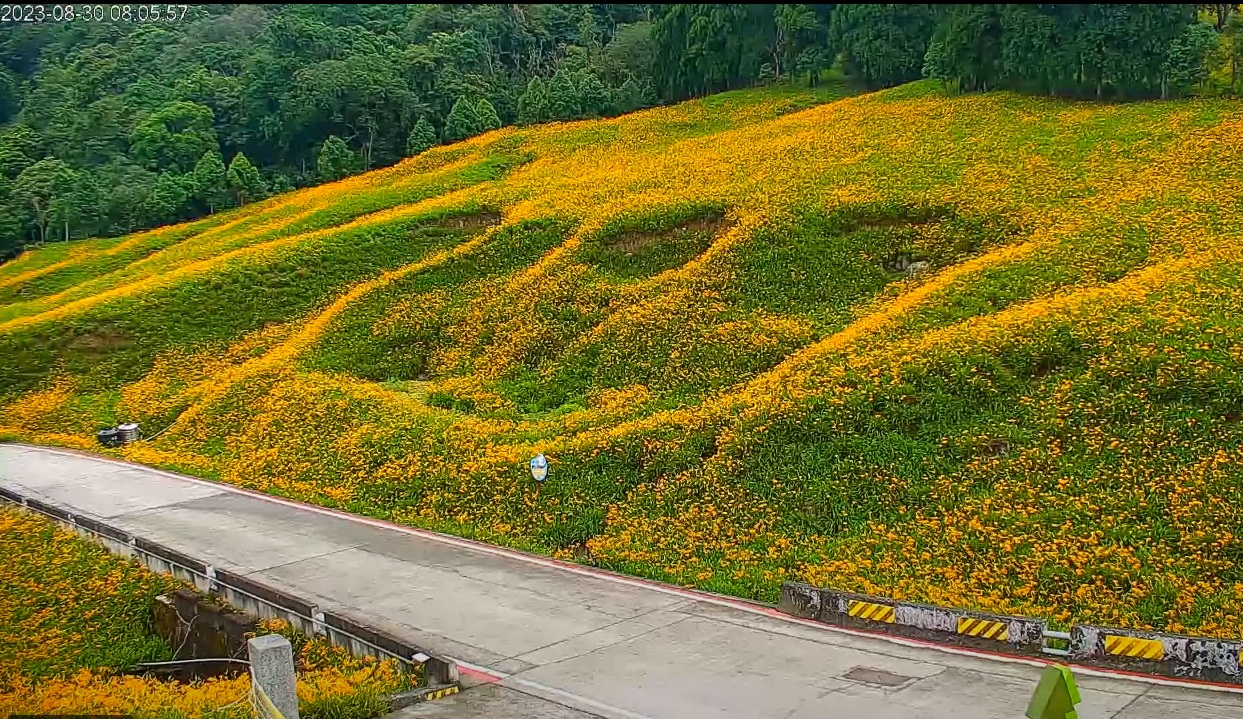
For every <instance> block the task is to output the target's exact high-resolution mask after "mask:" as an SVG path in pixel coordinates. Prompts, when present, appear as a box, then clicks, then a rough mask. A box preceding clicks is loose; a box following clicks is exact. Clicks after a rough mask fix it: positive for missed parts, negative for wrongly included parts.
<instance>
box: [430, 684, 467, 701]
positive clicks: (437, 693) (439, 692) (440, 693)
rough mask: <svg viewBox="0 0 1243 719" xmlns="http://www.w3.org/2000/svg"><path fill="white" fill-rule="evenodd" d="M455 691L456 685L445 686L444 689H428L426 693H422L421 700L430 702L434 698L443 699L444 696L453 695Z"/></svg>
mask: <svg viewBox="0 0 1243 719" xmlns="http://www.w3.org/2000/svg"><path fill="white" fill-rule="evenodd" d="M457 692H458V688H457V686H456V685H454V686H449V687H445V688H444V689H436V690H434V691H430V692H428V693H427V694H425V695H423V701H425V702H430V701H435V700H436V699H444V698H445V697H448V696H453V695H454V694H457Z"/></svg>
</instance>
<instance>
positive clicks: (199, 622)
mask: <svg viewBox="0 0 1243 719" xmlns="http://www.w3.org/2000/svg"><path fill="white" fill-rule="evenodd" d="M152 616H153V619H154V624H155V630H156V633H157V634H159V635H160V638H161V639H163V640H164V642H165V643H166V644H168V646H169V647H171V648H172V649H173V650H174V654H173V659H203V658H230V659H245V658H246V640H247V638H248V637H247V635H248V634H251V633H253V632H254V631H255V629H256V626H255V625H256V621H255V619H254V617H251V616H248V615H246V614H243V613H242V612H238V611H235V610H234V609H233V608H232V607H225V606H220V605H219V604H217V603H214V602H213V601H210V600H208V599H207V598H205V597H203V596H201V595H199V594H196V593H195V592H192V591H190V590H189V589H178V590H177V591H175V592H173V593H172V594H169V595H160V596H159V597H156V600H155V602H154V603H153V604H152ZM208 666H209V667H210V665H208ZM215 669H216V670H217V673H221V674H223V673H230V672H232V673H236V672H237V671H238V666H237V665H230V664H224V663H222V664H217V665H216V667H215Z"/></svg>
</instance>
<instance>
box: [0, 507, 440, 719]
mask: <svg viewBox="0 0 1243 719" xmlns="http://www.w3.org/2000/svg"><path fill="white" fill-rule="evenodd" d="M0 501H2V502H8V503H10V504H13V505H16V506H18V507H21V508H23V509H25V510H27V511H31V512H35V513H37V514H40V515H43V516H45V517H47V518H48V519H51V520H52V521H54V522H56V523H57V524H60V525H61V526H63V527H66V528H68V529H71V530H73V531H75V532H77V533H78V534H80V535H82V536H84V537H87V538H89V539H93V540H95V541H96V542H98V543H99V544H101V545H103V546H104V548H106V549H107V550H108V551H110V552H112V553H113V554H117V555H120V556H125V557H133V558H135V559H137V560H138V561H139V562H140V563H141V564H142V565H143V566H145V567H147V568H148V569H150V570H151V571H153V572H160V573H166V574H171V575H172V576H174V577H176V578H178V579H181V580H184V581H187V582H190V583H191V584H193V585H194V586H195V588H197V589H198V590H199V591H201V592H203V593H205V594H208V595H210V596H215V597H218V598H220V599H222V600H223V601H224V602H226V603H227V604H229V605H231V606H233V607H235V608H237V609H238V610H241V611H242V612H244V613H246V614H248V615H251V616H253V617H256V618H258V619H283V620H285V621H287V622H289V624H290V625H292V626H293V627H294V628H296V629H298V630H299V631H301V632H302V633H303V634H306V635H308V636H316V637H323V638H325V639H327V640H328V641H329V642H331V643H332V644H333V645H335V646H339V647H342V648H343V649H345V650H346V651H347V652H349V653H350V654H351V655H353V656H355V657H364V656H371V657H376V658H378V659H394V660H396V661H397V662H398V664H399V665H400V666H402V667H403V668H404V670H406V671H409V670H411V669H413V668H414V667H418V666H422V667H423V670H424V676H425V678H426V680H427V686H425V687H419V688H417V689H412V690H409V691H406V692H402V693H400V694H396V695H394V696H393V697H391V698H390V699H389V705H390V706H389V708H390V710H391V711H395V710H397V709H401V708H404V707H407V706H410V705H411V704H415V703H417V702H420V701H429V700H432V699H440V698H443V697H446V696H451V695H453V694H456V693H457V692H458V690H459V684H458V667H457V664H456V663H454V662H453V661H452V660H450V659H447V658H445V657H441V656H437V655H435V654H432V653H431V652H428V651H426V650H423V649H421V648H419V647H416V646H413V645H411V644H409V643H407V642H404V641H402V640H400V639H397V638H396V637H393V636H392V635H390V634H387V633H385V632H382V631H379V630H377V629H374V628H372V627H369V626H367V625H365V624H363V623H360V622H357V621H355V620H353V619H350V618H349V617H347V616H345V615H344V614H343V613H340V612H333V611H328V610H320V609H319V607H318V606H317V605H315V604H314V603H312V602H308V601H306V600H304V599H301V598H299V597H296V596H294V595H292V594H289V593H288V592H284V591H282V590H279V589H275V588H273V587H269V586H267V585H266V584H263V583H261V582H256V581H255V580H253V579H249V578H247V577H243V576H241V575H239V574H236V573H234V572H230V571H227V570H223V569H216V568H215V567H213V566H211V565H210V564H207V563H205V562H203V561H201V560H199V559H196V558H194V557H190V556H188V555H186V554H183V553H181V552H178V551H176V550H173V549H170V548H168V547H165V546H163V545H161V544H158V543H156V542H152V541H149V540H147V539H145V538H143V537H138V536H135V535H132V534H130V533H128V532H126V531H124V530H121V529H117V528H116V527H113V526H111V525H108V524H105V523H103V522H100V521H98V520H95V519H92V518H90V517H84V516H81V515H74V514H73V513H71V512H69V511H67V510H65V509H63V508H61V507H57V506H55V505H52V504H48V503H47V502H43V501H40V500H37V499H32V498H30V497H26V496H24V495H22V494H21V493H19V492H15V491H13V490H11V489H9V488H6V487H0Z"/></svg>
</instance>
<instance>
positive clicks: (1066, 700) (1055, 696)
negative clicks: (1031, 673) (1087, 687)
mask: <svg viewBox="0 0 1243 719" xmlns="http://www.w3.org/2000/svg"><path fill="white" fill-rule="evenodd" d="M1079 702H1080V698H1079V687H1077V686H1076V685H1075V675H1074V674H1071V673H1070V668H1069V667H1063V666H1060V665H1054V666H1051V667H1046V668H1045V670H1044V673H1042V674H1041V675H1040V683H1039V684H1038V685H1036V693H1035V694H1032V701H1031V703H1030V704H1028V705H1027V717H1028V719H1079V715H1078V714H1076V713H1075V705H1076V704H1078V703H1079Z"/></svg>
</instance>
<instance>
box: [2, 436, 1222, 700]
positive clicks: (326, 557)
mask: <svg viewBox="0 0 1243 719" xmlns="http://www.w3.org/2000/svg"><path fill="white" fill-rule="evenodd" d="M0 484H3V485H4V486H7V487H9V488H11V489H14V490H17V491H20V492H23V493H25V494H27V496H32V497H36V498H41V499H43V500H44V501H48V502H51V503H54V504H57V505H60V506H63V507H66V508H69V509H71V511H73V512H74V513H75V514H85V515H91V516H94V517H96V518H98V519H100V520H103V521H106V522H108V523H110V524H112V525H114V526H118V527H120V528H122V529H125V530H127V531H130V532H133V533H135V534H138V535H141V536H144V537H146V538H148V539H151V540H153V541H156V542H160V543H162V544H164V545H166V546H168V547H171V548H173V549H176V550H179V551H181V552H184V553H186V554H189V555H191V556H195V557H198V558H199V559H203V560H205V561H207V562H209V563H211V564H214V565H215V566H217V567H221V568H225V569H231V570H233V571H236V572H241V573H245V574H248V575H251V576H253V577H255V578H257V579H260V580H262V581H264V582H268V583H270V584H272V585H274V586H278V587H283V588H286V589H288V590H291V591H294V592H296V593H298V594H300V595H302V596H304V597H306V598H307V599H310V600H312V601H316V602H318V603H319V604H320V606H321V607H324V608H339V609H344V610H346V611H351V612H354V613H356V614H358V615H359V617H360V618H365V619H366V620H367V621H368V622H370V623H372V624H374V625H376V626H378V627H382V628H385V629H387V630H390V631H392V632H393V633H394V634H396V635H398V636H400V637H403V638H405V639H408V640H410V641H412V643H416V644H421V645H423V646H426V647H428V648H429V649H432V650H433V651H438V652H440V653H442V654H445V655H448V656H450V657H453V658H455V659H457V660H459V661H463V662H467V663H469V664H470V665H474V666H476V667H477V668H478V669H479V670H485V669H486V671H475V672H467V673H466V674H464V681H463V685H464V686H470V687H471V688H468V689H466V690H465V691H463V692H462V693H461V694H460V695H458V696H456V697H453V698H449V699H445V700H440V701H437V702H431V703H428V704H424V705H419V706H415V707H410V708H408V709H405V710H402V712H399V713H398V715H399V716H402V717H444V718H448V717H456V718H458V719H461V718H464V717H479V718H481V719H482V718H483V717H549V718H550V719H584V718H586V717H593V716H599V717H609V718H611V719H645V718H650V719H700V718H708V717H712V718H714V719H727V718H733V717H738V718H740V719H742V718H745V719H757V718H761V717H780V718H782V719H812V718H813V717H814V718H816V719H853V718H855V717H866V718H867V719H889V718H897V717H904V718H905V717H911V718H914V719H943V718H944V719H951V718H952V719H1018V718H1019V717H1022V715H1023V712H1024V709H1025V708H1026V702H1027V699H1028V698H1029V697H1030V696H1031V692H1032V690H1033V689H1034V687H1035V682H1036V678H1037V675H1038V674H1039V671H1040V670H1039V668H1037V667H1032V666H1028V665H1025V664H1017V663H1006V662H999V661H993V660H988V659H983V658H979V657H973V656H961V655H956V654H950V653H946V652H942V651H938V650H935V649H928V648H923V647H912V646H904V645H901V644H896V643H893V642H889V641H885V640H882V639H876V638H872V637H865V636H855V635H851V634H847V633H842V632H837V631H832V630H827V629H823V628H820V627H817V626H808V625H806V624H803V623H799V622H796V621H787V620H783V619H781V618H780V617H777V616H772V615H771V614H769V613H765V612H764V611H763V610H762V609H748V607H747V605H745V604H742V603H735V602H731V601H727V600H715V599H713V598H711V597H707V596H704V595H695V594H692V593H684V592H681V591H680V590H676V589H673V588H670V587H664V586H659V585H658V586H652V585H648V584H645V583H642V582H638V581H634V580H627V579H623V578H617V577H612V576H609V575H604V576H601V575H599V574H597V573H594V572H591V571H590V570H587V569H575V568H568V569H567V568H563V567H560V566H558V565H557V564H556V563H553V562H549V561H548V560H544V559H540V558H535V557H529V556H527V555H521V554H517V553H513V552H507V551H505V550H497V549H493V548H488V547H480V546H477V545H472V544H470V543H468V542H463V541H461V540H456V539H452V538H445V537H439V536H438V535H431V534H428V533H422V532H417V531H405V530H402V529H399V528H394V527H391V526H387V525H384V524H382V523H376V522H370V521H368V520H364V519H361V518H351V517H348V516H344V515H334V514H332V513H328V512H324V511H322V510H319V511H317V510H315V509H311V508H306V507H302V506H299V505H295V504H292V503H285V502H282V501H279V500H274V499H271V498H266V497H263V496H259V495H253V494H249V493H244V492H240V491H238V490H236V489H233V488H230V487H227V486H224V485H216V484H211V483H206V482H203V481H201V480H193V479H189V478H186V477H180V476H178V475H173V474H169V473H166V472H160V471H157V470H151V469H146V468H142V467H137V466H134V465H126V464H121V463H117V462H112V461H109V460H103V459H97V458H93V457H89V456H86V455H80V454H73V453H69V452H63V451H57V450H48V449H40V448H34V447H27V446H21V445H0ZM859 667H863V668H865V669H873V670H882V671H883V672H888V673H890V674H891V675H896V676H897V677H899V679H894V680H893V681H900V682H901V683H900V684H898V685H897V686H890V687H885V686H879V685H876V684H873V683H869V682H868V681H865V680H866V679H868V678H874V673H872V674H870V673H869V672H868V671H862V672H860V671H859V670H857V669H856V668H859ZM852 670H855V671H854V673H852ZM472 678H473V681H472ZM901 678H905V679H901ZM481 680H482V681H481ZM472 685H474V686H472ZM1080 685H1081V688H1082V693H1083V704H1082V705H1080V711H1079V716H1080V717H1081V719H1103V718H1105V717H1116V718H1117V719H1170V718H1173V717H1195V718H1196V719H1226V718H1228V717H1229V718H1231V719H1243V695H1241V694H1229V693H1220V692H1211V691H1207V690H1203V689H1189V688H1182V687H1169V686H1155V685H1152V684H1146V683H1139V682H1134V681H1127V680H1122V679H1114V678H1104V677H1092V676H1083V675H1081V677H1080Z"/></svg>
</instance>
